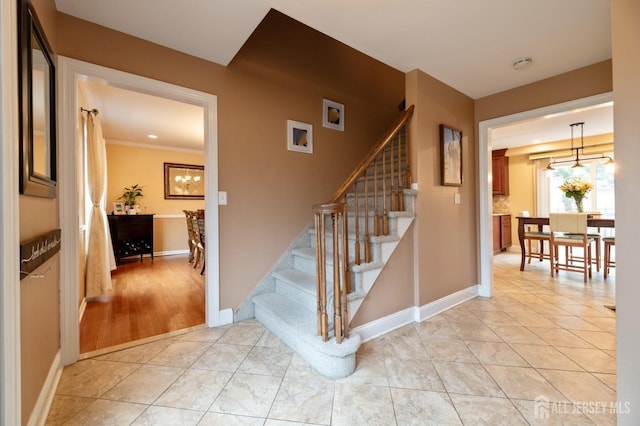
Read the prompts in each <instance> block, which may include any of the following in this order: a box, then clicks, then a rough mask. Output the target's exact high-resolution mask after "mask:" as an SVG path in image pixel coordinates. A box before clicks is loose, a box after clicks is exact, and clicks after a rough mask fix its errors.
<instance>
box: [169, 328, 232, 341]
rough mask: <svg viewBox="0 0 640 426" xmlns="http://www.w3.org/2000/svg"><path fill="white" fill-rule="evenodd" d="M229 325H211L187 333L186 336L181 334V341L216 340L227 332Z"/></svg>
mask: <svg viewBox="0 0 640 426" xmlns="http://www.w3.org/2000/svg"><path fill="white" fill-rule="evenodd" d="M228 329H229V326H223V327H211V328H205V329H203V330H197V331H194V332H192V333H187V334H185V335H184V336H181V337H180V338H179V339H178V340H179V341H189V342H211V343H213V342H215V341H217V340H218V339H220V337H222V336H223V335H224V333H226V332H227V330H228Z"/></svg>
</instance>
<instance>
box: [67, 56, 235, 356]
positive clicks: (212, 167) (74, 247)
mask: <svg viewBox="0 0 640 426" xmlns="http://www.w3.org/2000/svg"><path fill="white" fill-rule="evenodd" d="M58 67H59V74H58V76H59V77H58V78H59V82H58V83H59V87H60V91H61V96H60V107H59V109H60V119H59V124H60V139H61V141H67V142H68V143H61V144H60V163H61V164H65V165H66V167H60V169H61V173H60V176H59V199H60V217H61V225H62V244H61V245H62V248H61V259H62V261H61V286H62V288H61V297H60V298H61V316H62V318H61V331H62V332H61V353H62V363H63V364H64V365H68V364H71V363H73V362H75V361H77V359H78V354H79V335H78V334H79V307H80V305H81V303H82V299H81V291H80V289H79V284H80V283H81V280H80V274H81V273H82V271H81V268H80V264H79V261H78V253H79V247H80V241H81V239H82V235H81V228H80V226H79V224H78V212H79V211H80V200H79V195H78V192H79V191H78V186H79V182H78V177H77V166H76V159H77V158H78V154H79V143H80V140H79V138H78V132H77V130H78V124H79V123H80V118H81V110H80V108H81V106H82V105H80V103H79V96H78V89H77V87H78V82H80V81H84V80H87V79H96V80H100V81H103V82H105V84H108V85H112V86H115V87H119V88H123V89H128V90H132V91H136V92H140V93H146V94H150V95H154V96H158V97H162V98H167V99H172V100H175V101H179V102H184V103H187V104H192V105H197V106H200V107H202V108H203V115H204V139H205V154H204V158H205V174H204V176H205V179H204V180H205V192H206V194H207V196H206V197H205V209H206V211H207V215H206V228H207V239H208V240H209V242H210V244H208V250H207V252H206V262H207V273H206V278H205V323H206V325H207V326H216V325H221V324H226V323H230V322H232V321H233V313H232V311H231V310H230V309H229V310H224V311H220V308H219V306H220V304H219V253H218V205H217V198H218V197H217V192H218V158H217V146H218V142H217V98H216V96H214V95H211V94H207V93H203V92H199V91H195V90H192V89H188V88H184V87H179V86H175V85H171V84H168V83H164V82H160V81H156V80H152V79H148V78H146V77H141V76H137V75H133V74H129V73H125V72H122V71H117V70H113V69H109V68H105V67H101V66H98V65H94V64H89V63H86V62H81V61H77V60H73V59H69V58H65V57H59V58H58ZM71 141H73V142H71ZM211 194H213V196H211ZM214 201H215V202H214Z"/></svg>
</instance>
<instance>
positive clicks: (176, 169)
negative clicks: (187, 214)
mask: <svg viewBox="0 0 640 426" xmlns="http://www.w3.org/2000/svg"><path fill="white" fill-rule="evenodd" d="M164 199H165V200H204V166H198V165H193V164H180V163H164Z"/></svg>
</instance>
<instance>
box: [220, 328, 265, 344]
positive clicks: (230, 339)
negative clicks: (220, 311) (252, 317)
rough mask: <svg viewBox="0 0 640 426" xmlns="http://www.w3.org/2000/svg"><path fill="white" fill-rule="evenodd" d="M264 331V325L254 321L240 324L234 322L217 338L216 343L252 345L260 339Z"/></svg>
mask: <svg viewBox="0 0 640 426" xmlns="http://www.w3.org/2000/svg"><path fill="white" fill-rule="evenodd" d="M264 332H265V329H264V327H263V326H261V325H259V324H257V323H255V322H254V323H246V324H242V325H239V324H234V326H233V327H230V328H229V330H227V332H226V333H224V335H223V336H221V337H220V339H218V343H225V344H227V345H248V346H253V345H255V344H256V343H257V342H258V340H260V338H261V337H262V335H263V334H264Z"/></svg>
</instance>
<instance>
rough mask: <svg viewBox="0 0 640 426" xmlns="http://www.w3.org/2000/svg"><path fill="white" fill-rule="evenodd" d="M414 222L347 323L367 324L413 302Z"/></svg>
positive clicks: (353, 324) (355, 324)
mask: <svg viewBox="0 0 640 426" xmlns="http://www.w3.org/2000/svg"><path fill="white" fill-rule="evenodd" d="M413 229H414V225H412V226H411V227H410V228H409V229H408V230H407V233H406V234H405V238H403V239H402V240H401V241H400V243H399V244H398V246H397V247H396V250H395V251H394V252H393V254H392V255H391V258H390V259H389V261H388V262H387V264H386V265H385V268H384V269H383V270H382V273H381V274H380V276H379V277H378V281H377V282H376V284H375V285H374V286H373V287H372V288H371V291H370V292H369V294H368V295H367V298H366V299H365V301H364V302H363V304H362V306H361V307H360V309H359V310H358V312H357V313H356V315H355V317H354V318H353V320H352V321H351V323H350V324H349V326H350V327H351V328H355V327H358V326H360V325H363V324H367V323H369V322H371V321H374V320H377V319H379V318H381V317H384V316H386V315H391V314H394V313H396V312H399V311H402V310H403V309H406V308H408V307H410V306H413V305H414V303H413V302H414V294H413V288H414V287H413V245H414V237H413V234H414V231H413Z"/></svg>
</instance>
